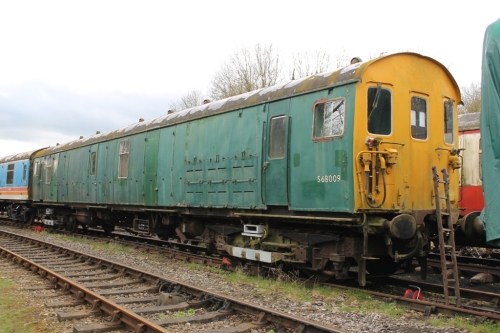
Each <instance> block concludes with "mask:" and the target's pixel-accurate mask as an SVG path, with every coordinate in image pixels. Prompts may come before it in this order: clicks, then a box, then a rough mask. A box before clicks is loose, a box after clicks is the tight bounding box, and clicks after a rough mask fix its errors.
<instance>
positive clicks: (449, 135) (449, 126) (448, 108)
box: [444, 101, 453, 144]
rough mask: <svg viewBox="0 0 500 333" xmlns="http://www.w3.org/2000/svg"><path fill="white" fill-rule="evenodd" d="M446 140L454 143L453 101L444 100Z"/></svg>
mask: <svg viewBox="0 0 500 333" xmlns="http://www.w3.org/2000/svg"><path fill="white" fill-rule="evenodd" d="M444 142H445V143H449V144H452V143H453V102H452V101H445V102H444Z"/></svg>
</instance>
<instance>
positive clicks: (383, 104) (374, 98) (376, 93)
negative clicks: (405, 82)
mask: <svg viewBox="0 0 500 333" xmlns="http://www.w3.org/2000/svg"><path fill="white" fill-rule="evenodd" d="M367 116H368V118H367V119H368V132H369V133H371V134H380V135H389V134H391V130H392V102H391V91H390V90H388V89H383V88H382V86H380V85H379V86H377V87H370V88H368V115H367Z"/></svg>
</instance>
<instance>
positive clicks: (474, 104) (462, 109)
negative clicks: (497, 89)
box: [458, 82, 481, 114]
mask: <svg viewBox="0 0 500 333" xmlns="http://www.w3.org/2000/svg"><path fill="white" fill-rule="evenodd" d="M460 90H461V93H462V102H464V105H459V106H458V113H460V114H463V113H474V112H479V111H481V85H480V84H479V83H478V82H472V83H471V84H470V85H469V86H468V87H462V88H461V89H460Z"/></svg>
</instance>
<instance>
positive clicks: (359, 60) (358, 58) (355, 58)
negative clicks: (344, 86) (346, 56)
mask: <svg viewBox="0 0 500 333" xmlns="http://www.w3.org/2000/svg"><path fill="white" fill-rule="evenodd" d="M361 61H363V60H361V58H360V57H354V58H352V59H351V65H352V64H357V63H358V62H361Z"/></svg>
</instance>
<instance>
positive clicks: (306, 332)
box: [0, 230, 348, 333]
mask: <svg viewBox="0 0 500 333" xmlns="http://www.w3.org/2000/svg"><path fill="white" fill-rule="evenodd" d="M0 234H5V235H9V237H12V238H18V239H26V240H29V241H30V242H32V243H35V244H41V245H43V246H46V247H50V248H51V249H54V250H60V251H65V253H71V254H74V255H75V256H77V257H78V256H79V257H80V258H91V260H92V262H95V263H100V264H101V265H103V264H105V265H106V264H107V265H109V266H111V265H112V266H113V267H114V269H117V270H124V271H126V272H127V273H128V274H130V275H132V276H133V275H139V274H141V276H142V278H144V279H147V280H150V281H157V284H164V283H166V284H173V285H178V286H181V287H182V288H181V290H182V291H184V292H187V293H190V294H196V295H199V294H205V295H210V296H212V297H214V298H217V299H221V300H227V301H228V302H230V304H231V309H234V310H236V311H237V312H240V313H244V314H249V315H255V316H258V317H259V320H260V321H261V322H262V321H269V322H272V323H276V324H279V325H283V326H286V327H289V328H292V329H295V330H296V331H297V332H301V333H348V332H347V331H345V330H343V329H341V328H338V327H333V326H327V325H324V324H322V323H319V322H315V321H312V320H309V319H306V318H300V317H295V316H293V315H290V314H288V313H285V312H282V311H279V310H273V309H269V308H265V309H263V308H262V307H260V306H258V305H254V304H252V303H249V302H246V301H242V300H241V299H238V298H235V297H231V296H227V295H224V294H220V293H217V292H214V291H213V290H208V289H203V288H200V287H197V286H193V285H191V284H188V283H186V282H183V281H180V280H177V279H172V278H166V277H163V276H158V275H155V274H151V273H148V272H144V271H142V270H139V269H137V268H134V267H131V266H127V265H124V264H121V263H115V262H112V261H110V260H108V259H105V258H101V257H95V256H91V255H88V254H86V253H82V252H79V251H75V250H72V249H68V248H65V247H63V246H60V245H57V244H54V243H50V242H45V241H41V240H38V239H36V238H32V237H28V236H24V235H18V234H15V233H12V232H8V231H5V230H0ZM0 249H1V250H2V251H5V252H6V253H9V254H11V255H13V256H16V257H19V256H17V255H16V254H15V253H13V252H11V251H9V250H7V249H3V248H2V247H0ZM19 260H22V261H24V262H28V263H29V265H32V264H34V265H35V266H34V267H36V268H37V269H41V270H43V271H47V269H45V268H43V267H41V266H40V265H37V264H35V263H34V262H32V261H29V260H26V259H24V258H22V259H21V258H20V259H19ZM47 274H48V275H51V276H53V277H54V278H55V279H56V280H55V283H57V284H58V285H60V286H61V287H62V288H63V290H65V288H66V289H68V287H67V286H66V283H67V284H68V285H70V286H72V285H73V284H74V282H71V281H70V280H69V279H66V278H64V277H62V276H60V275H59V274H57V273H54V272H47ZM78 288H82V289H78V290H81V291H82V292H83V293H85V294H86V295H91V296H96V297H100V296H99V295H97V294H95V293H93V292H92V291H90V290H87V289H86V288H83V287H78ZM69 290H70V291H71V290H72V289H69ZM76 292H78V291H76ZM96 299H97V298H96ZM102 305H105V306H106V305H109V306H114V305H115V304H114V303H113V302H111V301H109V300H106V301H105V302H102ZM116 306H117V307H116V309H117V310H116V311H120V312H122V313H123V314H126V311H127V310H126V309H124V308H122V307H120V306H118V305H116ZM103 310H104V311H105V312H107V313H109V314H111V315H115V317H116V313H115V312H114V311H115V310H110V308H108V307H106V308H105V309H103ZM106 310H107V311H106ZM135 317H139V316H137V315H136V314H133V316H130V319H127V320H130V322H131V323H132V324H134V323H135V322H134V321H133V320H135ZM120 320H122V321H123V319H122V318H120ZM124 323H126V322H125V321H124ZM150 324H151V325H154V326H149V325H150ZM145 325H147V326H145V327H147V329H148V331H145V332H169V331H166V330H165V329H164V328H162V327H161V326H157V325H155V324H153V323H150V322H147V323H146V322H145ZM132 327H137V326H132ZM149 327H151V329H153V328H154V329H156V327H159V329H161V330H157V331H154V330H149ZM143 330H144V328H143ZM138 332H141V331H138Z"/></svg>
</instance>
